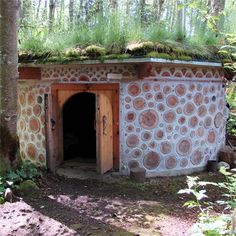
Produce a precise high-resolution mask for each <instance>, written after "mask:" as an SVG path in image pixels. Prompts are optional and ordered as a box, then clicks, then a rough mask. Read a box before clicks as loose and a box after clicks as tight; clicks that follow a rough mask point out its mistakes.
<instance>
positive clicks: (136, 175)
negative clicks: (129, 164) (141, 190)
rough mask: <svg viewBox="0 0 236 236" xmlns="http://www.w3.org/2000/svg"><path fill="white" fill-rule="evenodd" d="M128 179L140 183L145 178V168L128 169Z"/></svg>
mask: <svg viewBox="0 0 236 236" xmlns="http://www.w3.org/2000/svg"><path fill="white" fill-rule="evenodd" d="M130 179H131V180H134V181H135V182H138V183H142V182H144V181H145V179H146V170H145V169H144V168H141V167H134V168H131V169H130Z"/></svg>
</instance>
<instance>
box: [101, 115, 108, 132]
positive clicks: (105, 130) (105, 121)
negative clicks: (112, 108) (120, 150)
mask: <svg viewBox="0 0 236 236" xmlns="http://www.w3.org/2000/svg"><path fill="white" fill-rule="evenodd" d="M102 125H103V135H107V116H105V115H104V116H103V117H102Z"/></svg>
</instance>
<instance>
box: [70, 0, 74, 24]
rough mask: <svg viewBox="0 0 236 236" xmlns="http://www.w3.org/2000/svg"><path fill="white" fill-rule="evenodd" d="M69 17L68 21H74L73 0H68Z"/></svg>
mask: <svg viewBox="0 0 236 236" xmlns="http://www.w3.org/2000/svg"><path fill="white" fill-rule="evenodd" d="M69 17H70V23H73V22H74V0H70V2H69Z"/></svg>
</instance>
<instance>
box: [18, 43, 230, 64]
mask: <svg viewBox="0 0 236 236" xmlns="http://www.w3.org/2000/svg"><path fill="white" fill-rule="evenodd" d="M218 52H219V49H218V48H217V47H213V46H211V47H210V46H208V47H204V46H199V47H196V46H195V47H193V46H191V45H184V44H181V43H178V42H173V41H166V42H156V43H153V42H150V41H146V42H134V43H129V44H128V45H127V46H126V48H117V47H116V48H115V49H114V48H112V47H111V48H109V49H106V48H105V47H102V46H100V45H89V46H87V47H84V48H83V47H74V48H68V49H66V50H62V51H61V52H59V53H58V52H57V53H55V52H44V53H32V52H30V51H27V52H26V51H20V52H19V62H24V63H27V62H35V63H51V62H57V63H58V62H59V63H69V62H72V61H84V60H88V59H89V60H95V59H96V60H101V61H104V60H107V59H128V58H144V57H146V58H163V59H168V60H176V59H177V60H186V61H210V62H221V61H222V60H224V59H227V58H228V55H226V54H224V53H218Z"/></svg>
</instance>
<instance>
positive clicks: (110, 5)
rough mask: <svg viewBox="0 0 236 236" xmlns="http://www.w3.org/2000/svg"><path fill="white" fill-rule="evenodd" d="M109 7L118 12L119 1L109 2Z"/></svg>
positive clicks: (111, 0)
mask: <svg viewBox="0 0 236 236" xmlns="http://www.w3.org/2000/svg"><path fill="white" fill-rule="evenodd" d="M109 7H110V8H111V9H112V10H113V11H116V10H117V9H118V0H109Z"/></svg>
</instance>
